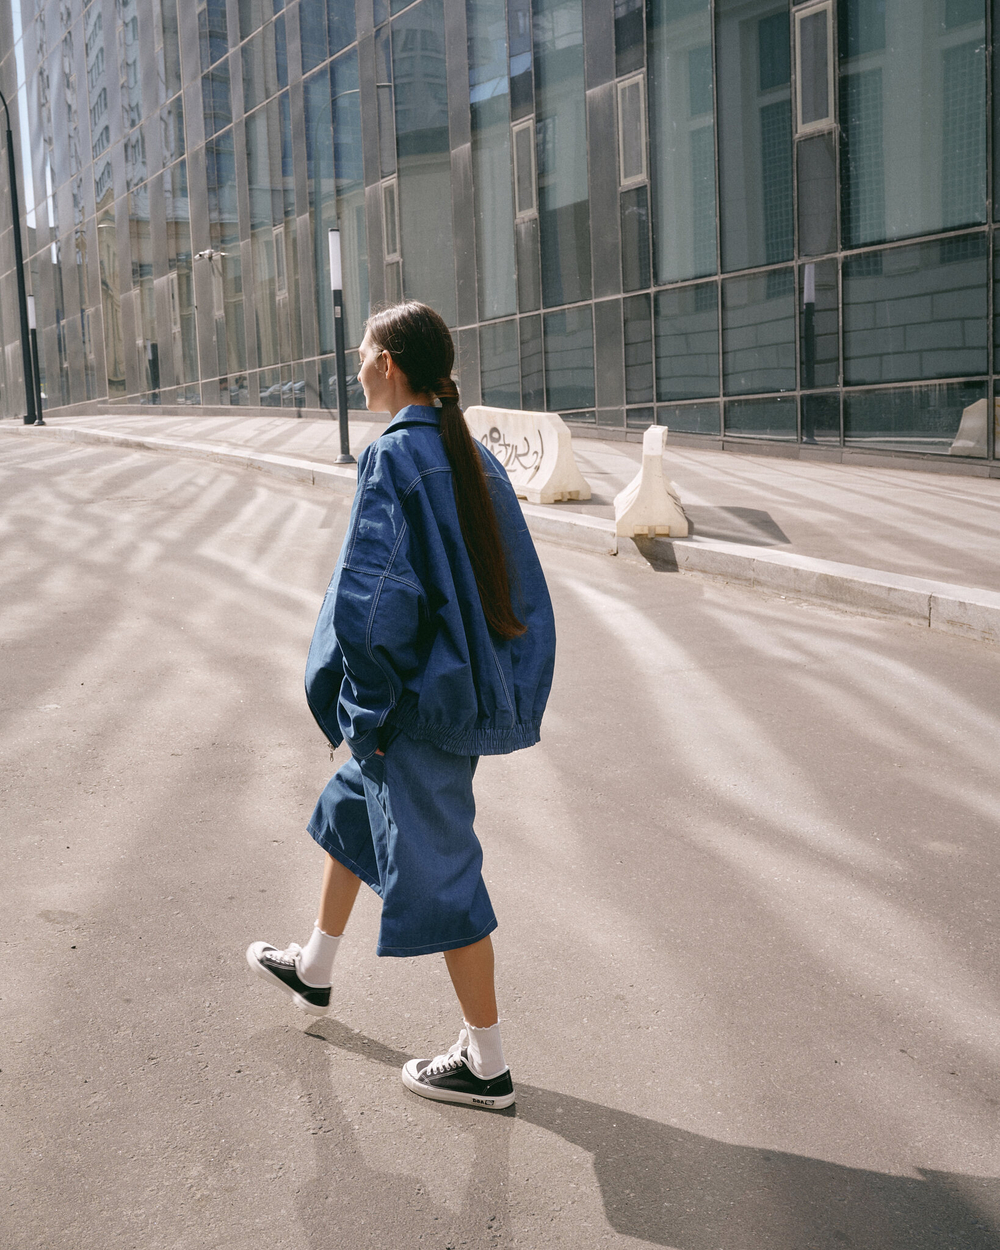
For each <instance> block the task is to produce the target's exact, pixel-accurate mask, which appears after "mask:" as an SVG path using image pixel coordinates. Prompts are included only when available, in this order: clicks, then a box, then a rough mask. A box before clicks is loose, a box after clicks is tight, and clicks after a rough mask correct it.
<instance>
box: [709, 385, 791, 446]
mask: <svg viewBox="0 0 1000 1250" xmlns="http://www.w3.org/2000/svg"><path fill="white" fill-rule="evenodd" d="M725 408H726V411H725V421H726V426H725V432H726V433H727V434H734V435H737V436H738V437H740V438H774V439H781V440H782V441H785V442H793V441H794V440H795V439H796V437H797V431H796V426H795V396H794V395H788V396H776V397H775V398H773V399H731V400H728V401H727V403H726V406H725Z"/></svg>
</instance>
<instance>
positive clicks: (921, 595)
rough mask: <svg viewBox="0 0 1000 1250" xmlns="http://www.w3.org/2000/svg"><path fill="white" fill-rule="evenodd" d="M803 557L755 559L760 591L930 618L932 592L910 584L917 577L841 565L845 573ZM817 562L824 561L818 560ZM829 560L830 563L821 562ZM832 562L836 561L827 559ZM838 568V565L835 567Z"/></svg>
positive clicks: (910, 617) (925, 620) (909, 617)
mask: <svg viewBox="0 0 1000 1250" xmlns="http://www.w3.org/2000/svg"><path fill="white" fill-rule="evenodd" d="M810 563H811V562H810V561H808V560H807V559H806V558H804V557H800V558H799V560H798V561H797V563H795V564H786V563H784V562H782V563H777V562H771V561H769V560H766V559H762V558H755V559H754V571H753V584H754V587H755V588H757V589H759V590H768V591H771V592H773V593H777V594H785V595H792V596H794V597H795V598H797V599H809V600H824V599H825V600H827V601H829V602H830V603H838V604H840V605H841V606H843V607H847V608H857V609H858V610H859V611H862V612H878V613H880V614H884V615H886V616H900V617H904V618H906V619H907V620H914V621H921V622H922V623H924V624H927V623H928V622H929V619H930V593H929V592H928V591H927V590H925V589H921V588H919V587H917V586H913V585H907V584H906V583H907V582H916V581H917V580H918V579H916V578H902V577H901V578H898V579H897V578H894V577H893V576H892V575H891V574H888V573H880V572H878V571H876V570H874V569H861V568H855V567H854V566H852V565H842V566H841V568H842V569H843V570H844V571H843V572H835V571H833V570H832V569H830V570H824V569H818V568H812V567H809V565H810ZM816 563H821V562H820V561H817V562H816ZM822 563H827V562H825V561H824V562H822ZM828 563H829V564H830V565H833V561H829V562H828ZM833 567H834V568H836V566H835V565H834V566H833Z"/></svg>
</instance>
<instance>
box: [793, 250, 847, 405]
mask: <svg viewBox="0 0 1000 1250" xmlns="http://www.w3.org/2000/svg"><path fill="white" fill-rule="evenodd" d="M837 309H838V298H837V262H836V261H835V260H821V261H818V262H810V263H809V264H806V265H802V266H801V267H800V269H799V317H800V321H799V377H800V380H801V386H802V389H803V390H806V391H811V390H814V389H815V388H816V387H822V386H836V385H837V384H838V383H839V382H840V318H839V316H838V311H837ZM837 427H838V429H839V428H840V418H839V416H838V418H837Z"/></svg>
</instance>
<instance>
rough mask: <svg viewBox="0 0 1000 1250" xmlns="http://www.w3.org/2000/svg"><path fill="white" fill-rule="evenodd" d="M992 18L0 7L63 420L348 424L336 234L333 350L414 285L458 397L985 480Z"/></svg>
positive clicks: (6, 244) (640, 7)
mask: <svg viewBox="0 0 1000 1250" xmlns="http://www.w3.org/2000/svg"><path fill="white" fill-rule="evenodd" d="M998 21H1000V0H994V3H993V5H992V6H991V5H990V4H988V3H987V0H803V2H802V3H789V0H415V2H408V0H185V2H183V3H180V2H179V0H0V87H2V89H3V91H4V93H5V94H6V96H7V98H8V101H9V102H10V105H11V114H12V119H13V125H14V129H15V146H16V148H17V152H16V156H17V168H18V172H19V175H20V177H21V194H22V200H23V213H22V216H23V218H24V222H23V227H24V233H23V238H24V254H25V265H26V270H27V275H26V276H27V281H28V288H29V291H30V292H31V293H32V294H33V296H34V306H35V317H36V321H37V359H38V370H39V375H40V383H41V391H42V395H43V407H44V410H45V412H46V413H47V414H56V415H58V414H60V413H63V414H70V413H74V412H80V413H85V412H87V411H93V410H97V409H107V408H108V407H109V405H115V406H123V407H128V408H130V409H132V408H134V407H136V406H138V405H146V406H155V407H158V408H159V410H160V411H175V410H177V409H178V408H180V407H183V408H184V409H185V410H191V411H200V412H217V411H218V410H219V408H220V406H227V407H229V406H236V407H238V408H243V409H245V410H249V411H254V410H260V409H269V408H282V409H290V410H295V411H297V412H298V413H299V414H300V415H313V414H319V413H321V412H323V411H329V409H330V408H331V407H332V406H334V405H335V396H336V376H335V363H334V356H333V352H334V328H333V310H332V301H331V296H330V289H329V251H328V241H327V235H328V231H329V230H330V229H332V228H337V229H339V230H340V233H341V239H342V246H343V272H344V283H345V291H344V303H345V316H346V332H347V341H348V345H349V347H352V348H356V346H357V344H358V341H359V338H360V336H361V333H362V326H363V322H364V318H365V316H366V315H367V313H368V310H369V309H370V308H371V307H372V306H373V305H375V304H378V303H380V302H383V301H391V300H395V299H398V298H400V297H401V296H404V295H405V296H412V297H415V298H418V299H422V300H425V301H427V302H428V303H430V304H433V305H434V306H435V307H436V308H438V309H439V311H440V312H441V313H442V315H443V316H444V318H445V320H446V321H447V322H448V324H449V325H450V326H452V327H453V329H454V332H455V338H456V343H457V347H458V366H457V371H458V376H459V383H460V386H461V390H462V397H463V402H465V403H466V404H471V403H476V402H482V403H487V404H494V405H498V406H507V407H519V408H520V407H524V408H546V409H548V410H551V411H557V412H560V413H562V414H563V415H564V416H565V417H566V419H567V420H569V421H571V422H573V423H575V424H577V425H579V426H589V427H591V428H592V429H593V430H595V431H599V432H602V433H605V434H610V433H611V432H612V431H617V432H618V434H617V436H618V437H621V436H627V433H628V431H630V430H631V431H635V432H638V431H640V430H642V429H643V428H644V427H645V426H647V425H648V424H650V423H651V422H659V423H661V424H666V425H668V426H670V427H671V430H672V431H674V432H675V433H676V435H677V436H678V438H679V440H685V441H688V440H690V441H694V440H702V441H704V442H705V443H707V444H710V445H713V446H717V445H719V444H720V442H721V443H722V445H727V446H728V445H739V446H742V447H751V448H753V447H758V448H759V447H761V446H762V445H763V444H780V445H781V446H782V448H783V449H785V450H786V451H788V452H789V453H791V454H795V451H796V449H799V450H800V452H801V449H805V448H807V449H810V451H809V452H808V453H805V454H817V455H824V456H830V457H836V456H837V455H841V456H843V455H853V454H857V453H859V452H875V453H878V454H880V455H884V454H896V455H899V454H913V453H919V454H920V455H921V456H923V457H924V458H925V462H926V461H927V459H928V458H938V460H939V462H940V460H942V459H945V460H946V462H947V463H949V464H952V465H956V466H957V465H958V464H959V463H962V464H964V465H970V464H971V465H973V466H975V465H978V466H980V468H979V471H980V472H991V471H994V470H995V471H996V472H997V473H998V474H1000V462H998V459H997V456H996V419H995V416H991V415H990V414H991V413H993V414H995V413H996V412H997V411H998V409H997V404H996V402H995V401H994V398H993V397H994V392H995V389H996V382H995V378H997V377H998V376H1000V325H997V323H996V319H995V314H994V308H995V304H996V300H995V296H994V292H995V289H996V284H997V282H998V281H1000V253H998V250H997V246H996V240H995V226H994V221H995V220H998V219H997V216H996V214H997V213H998V212H1000V197H998V196H994V194H993V192H994V190H995V189H997V186H998V183H1000V162H998V161H997V160H996V159H995V155H994V150H995V145H996V142H997V135H998V134H1000V116H998V113H1000V91H998V90H997V89H996V84H995V81H994V80H995V75H996V73H997V69H996V58H995V57H994V56H993V54H992V48H993V42H994V32H995V31H996V29H997V23H998ZM5 192H6V187H5ZM0 202H4V203H6V202H7V199H6V194H5V195H4V197H3V199H2V201H0ZM11 229H12V227H11V224H10V221H9V214H3V213H0V343H2V345H3V354H2V357H0V414H2V415H3V416H5V417H8V418H20V417H21V415H22V414H23V412H24V399H23V381H22V375H21V349H20V340H19V326H18V320H17V297H16V282H15V275H14V272H13V240H12V234H11ZM991 324H992V325H993V332H992V334H991ZM354 359H356V357H355V358H354ZM353 368H356V365H354V366H352V365H351V363H350V362H349V365H348V369H349V371H353ZM352 395H353V398H354V402H356V403H357V404H358V406H360V395H359V393H358V391H357V387H356V384H355V385H354V386H353V387H352ZM151 410H152V408H151Z"/></svg>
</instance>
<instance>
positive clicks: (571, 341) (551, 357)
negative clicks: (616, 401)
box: [545, 304, 594, 412]
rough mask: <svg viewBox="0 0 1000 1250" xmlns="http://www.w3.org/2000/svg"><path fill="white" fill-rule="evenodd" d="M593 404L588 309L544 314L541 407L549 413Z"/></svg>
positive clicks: (592, 326) (588, 307) (592, 342)
mask: <svg viewBox="0 0 1000 1250" xmlns="http://www.w3.org/2000/svg"><path fill="white" fill-rule="evenodd" d="M593 404H594V322H593V316H592V314H591V310H590V305H589V304H588V305H587V306H586V307H585V308H567V309H565V310H561V311H559V312H550V313H546V314H545V406H546V408H547V409H548V410H549V411H550V412H565V411H567V410H569V409H573V408H592V407H593Z"/></svg>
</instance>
